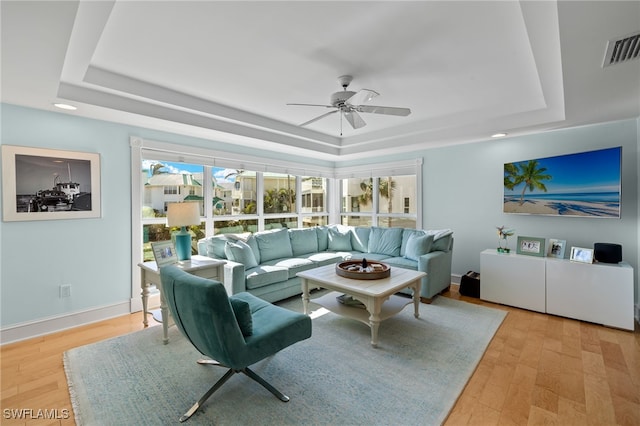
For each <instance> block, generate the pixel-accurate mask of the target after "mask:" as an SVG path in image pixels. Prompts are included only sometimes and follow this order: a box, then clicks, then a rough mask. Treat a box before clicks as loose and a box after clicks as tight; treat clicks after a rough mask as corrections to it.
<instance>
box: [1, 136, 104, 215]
mask: <svg viewBox="0 0 640 426" xmlns="http://www.w3.org/2000/svg"><path fill="white" fill-rule="evenodd" d="M2 190H3V191H2V219H3V220H4V221H5V222H10V221H28V220H55V219H84V218H99V217H101V203H100V154H96V153H88V152H76V151H61V150H54V149H45V148H30V147H23V146H12V145H2Z"/></svg>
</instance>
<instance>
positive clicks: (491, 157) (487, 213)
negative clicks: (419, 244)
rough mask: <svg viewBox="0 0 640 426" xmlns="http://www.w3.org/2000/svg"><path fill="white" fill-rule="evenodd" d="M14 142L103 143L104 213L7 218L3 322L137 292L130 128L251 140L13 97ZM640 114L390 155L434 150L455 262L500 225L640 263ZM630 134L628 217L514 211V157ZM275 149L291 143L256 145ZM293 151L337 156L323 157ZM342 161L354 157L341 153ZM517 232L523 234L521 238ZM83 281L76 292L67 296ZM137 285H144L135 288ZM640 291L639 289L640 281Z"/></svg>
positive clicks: (473, 258)
mask: <svg viewBox="0 0 640 426" xmlns="http://www.w3.org/2000/svg"><path fill="white" fill-rule="evenodd" d="M1 113H2V117H1V123H0V124H1V125H2V133H1V134H2V144H7V145H21V146H32V147H44V148H54V149H65V150H75V151H83V152H98V153H100V155H101V164H102V205H103V209H102V218H100V219H81V220H66V221H64V220H56V221H45V222H1V223H0V237H1V238H2V243H1V246H0V257H1V262H0V278H1V282H0V287H1V293H0V296H1V304H0V309H1V313H0V327H6V326H10V325H12V324H19V323H24V322H29V321H34V320H38V319H42V318H48V317H52V316H54V317H55V316H59V315H64V314H66V313H72V312H77V311H82V310H88V309H92V308H96V307H101V306H106V305H111V304H117V303H122V302H123V301H128V300H129V299H130V297H132V295H131V265H130V262H131V248H130V247H131V244H130V235H131V218H130V208H131V206H130V202H131V201H130V199H131V196H130V150H129V137H130V136H139V137H142V138H146V139H151V140H158V141H165V142H171V143H175V144H185V145H190V146H197V147H209V148H212V149H215V150H226V151H229V152H237V153H239V152H242V147H236V146H229V145H225V144H220V143H216V142H212V141H207V140H203V139H196V138H190V137H185V136H180V135H174V134H169V133H164V132H157V131H151V130H148V129H142V128H136V127H130V126H125V125H119V124H114V123H107V122H102V121H98V120H89V119H83V118H78V117H74V116H71V115H68V114H60V113H53V112H46V111H39V110H33V109H28V108H21V107H17V106H12V105H2V110H1ZM639 126H640V121H639V120H627V121H622V122H617V123H609V124H603V125H597V126H589V127H582V128H576V129H570V130H560V131H555V132H547V133H541V134H538V135H534V136H526V137H519V138H509V139H503V140H496V141H489V142H484V143H478V144H467V145H457V146H453V147H447V148H436V149H425V150H423V151H418V152H415V153H411V154H405V155H398V156H394V158H392V159H390V157H385V159H384V160H385V161H391V160H393V161H396V160H403V159H404V160H406V159H413V158H416V157H422V158H423V159H424V167H423V179H424V181H423V189H424V192H423V209H424V217H423V224H424V227H425V228H445V227H446V228H452V229H453V230H454V232H455V237H456V243H455V248H454V258H453V259H454V260H453V273H454V274H463V273H465V272H467V271H468V270H476V271H478V270H479V264H480V259H479V253H480V252H481V251H482V250H483V249H485V248H492V247H495V245H496V242H497V239H496V235H495V226H498V225H503V224H504V225H507V226H509V227H513V228H515V229H516V233H517V234H520V235H528V236H541V237H547V238H550V237H551V238H560V239H566V240H567V244H568V245H569V246H571V245H582V246H587V247H589V246H592V245H593V243H594V242H598V241H606V242H617V243H620V244H622V245H623V256H624V258H625V260H627V261H628V262H629V263H631V264H632V265H633V267H634V270H635V277H636V278H635V282H636V286H637V281H638V280H637V276H638V273H637V270H638V259H639V254H638V236H639V235H640V230H639V229H638V209H639V208H640V202H639V200H638V187H639V183H640V178H639V176H638V168H639V159H640V154H639V153H638V151H639V150H638V146H639V144H640V135H639V134H638V128H639ZM620 145H621V146H623V166H622V169H623V199H622V205H623V208H622V219H619V220H618V219H587V218H562V217H539V216H517V215H505V214H503V213H502V167H503V164H504V163H505V162H512V161H518V160H526V159H531V158H540V157H547V156H553V155H559V154H566V153H573V152H580V151H588V150H593V149H600V148H606V147H612V146H620ZM252 154H254V155H261V156H263V157H264V158H274V159H282V158H281V157H282V155H281V154H276V153H270V152H256V151H255V150H253V152H252ZM289 159H290V160H291V161H296V162H303V163H308V164H315V165H322V166H326V167H331V166H333V164H330V163H327V162H320V161H317V160H313V159H301V158H293V157H291V158H289ZM340 165H348V164H347V163H341V164H340ZM512 244H513V243H512ZM61 284H71V286H72V297H71V298H65V299H61V298H59V297H58V287H59V285H61ZM134 296H137V295H134ZM635 300H636V303H637V300H638V299H637V293H636V299H635Z"/></svg>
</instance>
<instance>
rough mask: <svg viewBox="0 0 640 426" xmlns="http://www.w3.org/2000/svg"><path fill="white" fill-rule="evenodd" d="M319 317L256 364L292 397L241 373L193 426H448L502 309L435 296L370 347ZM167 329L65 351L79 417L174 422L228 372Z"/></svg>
mask: <svg viewBox="0 0 640 426" xmlns="http://www.w3.org/2000/svg"><path fill="white" fill-rule="evenodd" d="M295 307H296V308H297V306H295ZM313 307H315V308H318V307H317V305H313ZM354 309H357V308H354ZM315 314H316V315H318V316H315V315H314V316H315V317H314V319H313V323H312V324H313V335H312V337H311V338H310V339H307V340H305V341H302V342H299V343H297V344H295V345H293V346H290V347H288V348H286V349H284V350H283V351H281V352H279V353H278V354H276V355H275V356H273V357H270V358H267V359H265V360H263V361H261V362H259V363H257V364H254V366H253V367H252V368H253V370H254V371H255V372H256V373H258V374H259V375H261V376H263V377H264V378H265V379H267V381H269V382H271V383H272V384H273V385H274V386H275V387H276V388H278V389H280V390H281V391H282V392H283V393H285V394H286V395H288V396H289V397H290V398H291V400H290V401H289V402H287V403H283V402H281V401H280V400H278V399H277V398H275V397H274V396H273V395H272V394H271V393H269V392H268V391H267V390H266V389H264V388H262V387H261V386H260V385H258V384H257V383H255V382H254V381H252V380H251V379H249V378H248V377H246V376H244V375H241V374H237V375H234V376H233V377H232V378H231V379H230V380H229V381H228V382H227V383H226V384H225V385H224V386H223V387H222V388H220V389H219V390H218V391H217V392H216V393H215V394H214V395H213V396H212V397H211V398H210V399H209V400H208V401H207V402H206V403H205V404H204V405H203V406H202V407H201V408H200V410H199V411H198V412H196V414H194V415H193V417H191V419H189V420H188V422H187V423H186V424H188V425H211V424H214V423H215V424H217V425H246V424H254V425H302V424H304V425H413V424H421V425H438V424H441V423H442V422H443V421H444V420H445V419H446V417H447V415H448V413H449V411H450V410H451V408H452V407H453V405H454V404H455V401H456V399H457V398H458V396H459V395H460V393H461V392H462V390H463V389H464V386H465V384H466V383H467V381H468V380H469V378H470V377H471V375H472V374H473V371H474V370H475V367H476V366H477V364H478V362H479V361H480V359H481V357H482V355H483V353H484V351H485V349H486V347H487V346H488V344H489V342H490V341H491V339H492V338H493V335H494V334H495V332H496V330H497V329H498V327H499V326H500V324H501V323H502V320H503V319H504V317H505V315H506V313H505V312H504V311H500V310H497V309H491V308H486V307H482V306H478V305H473V304H470V303H466V302H460V301H456V300H452V299H447V298H444V297H438V298H437V299H436V300H435V301H434V302H433V303H432V304H430V305H427V304H420V318H419V319H416V318H414V316H413V309H412V307H407V308H405V309H404V310H403V311H402V312H401V313H400V314H398V315H397V316H395V317H392V318H389V319H387V320H386V321H384V322H383V323H382V324H381V325H380V330H379V340H380V341H379V346H378V347H377V348H373V347H371V345H370V340H371V334H370V330H369V328H368V327H367V326H366V325H365V324H362V323H360V322H357V321H354V320H350V319H346V318H342V317H340V316H338V315H335V314H333V313H329V312H327V311H324V309H322V308H320V309H317V310H316V312H315ZM169 333H170V334H169V337H170V342H169V344H168V345H163V344H162V328H161V327H150V328H148V329H145V330H142V331H138V332H134V333H131V334H128V335H124V336H120V337H116V338H113V339H109V340H105V341H102V342H99V343H94V344H91V345H88V346H83V347H79V348H75V349H72V350H69V351H67V352H65V354H64V365H65V371H66V373H67V381H68V383H69V392H70V394H71V400H72V405H73V409H74V413H75V417H76V422H77V424H79V425H125V424H136V425H167V424H177V423H178V419H179V417H180V416H181V415H182V414H184V412H185V411H187V410H188V409H189V408H190V407H191V405H192V404H193V403H194V402H195V401H196V400H197V399H199V398H200V397H201V396H202V394H204V393H205V392H206V390H207V389H209V387H210V386H211V385H212V384H213V383H214V382H215V381H216V380H218V378H219V377H221V376H222V375H223V374H224V372H225V370H224V369H222V368H219V367H212V366H203V365H198V364H196V362H195V361H196V360H197V359H198V358H199V356H200V354H199V353H198V352H197V351H196V350H195V349H193V347H192V346H191V345H190V344H189V343H188V342H187V341H186V340H185V339H184V338H183V337H182V336H181V335H180V333H179V331H178V330H177V329H176V327H171V328H170V330H169Z"/></svg>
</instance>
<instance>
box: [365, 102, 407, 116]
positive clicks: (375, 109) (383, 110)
mask: <svg viewBox="0 0 640 426" xmlns="http://www.w3.org/2000/svg"><path fill="white" fill-rule="evenodd" d="M355 108H356V110H357V111H358V112H369V113H373V114H387V115H400V116H402V117H406V116H407V115H409V114H411V110H410V109H409V108H396V107H387V106H376V105H358V106H357V107H355Z"/></svg>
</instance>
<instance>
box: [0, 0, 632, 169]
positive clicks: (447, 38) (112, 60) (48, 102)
mask: <svg viewBox="0 0 640 426" xmlns="http://www.w3.org/2000/svg"><path fill="white" fill-rule="evenodd" d="M1 13H2V29H1V30H2V32H1V36H2V39H1V41H2V63H1V65H2V68H1V71H2V80H1V82H2V86H1V89H2V91H1V94H2V101H3V102H6V103H11V104H17V105H24V106H29V107H34V108H39V109H45V110H53V109H54V108H53V106H52V103H53V102H56V101H63V102H66V103H71V104H73V105H76V106H77V107H78V110H77V111H74V112H70V114H74V115H79V116H86V117H93V118H99V119H103V120H109V121H115V122H120V123H126V124H132V125H138V126H143V127H149V128H154V129H159V130H164V131H170V132H176V133H180V134H186V135H192V136H197V137H203V138H207V139H211V140H215V141H223V142H229V143H237V144H242V145H243V146H246V147H248V148H265V149H279V150H283V151H286V152H288V153H291V154H296V155H305V156H311V157H314V158H319V159H326V160H330V161H342V160H349V159H354V158H357V157H361V156H364V157H367V156H373V155H375V156H382V155H388V154H391V153H397V152H409V151H413V150H418V149H424V148H429V147H436V146H444V145H447V144H455V143H468V142H480V141H486V140H488V139H489V137H490V135H491V134H493V133H496V132H508V133H509V135H510V136H515V135H522V134H527V133H532V132H540V131H545V130H549V129H555V128H562V127H572V126H578V125H584V124H590V123H598V122H606V121H612V120H619V119H627V118H634V117H638V116H640V61H638V60H636V61H630V62H628V63H624V64H619V65H615V66H612V67H607V68H602V62H603V57H604V52H605V48H606V44H607V40H609V39H613V38H617V37H619V36H624V35H627V34H629V33H633V32H636V31H638V30H640V2H638V1H621V2H615V1H584V2H581V1H561V2H555V1H530V2H518V1H515V0H514V1H468V2H463V1H446V2H444V1H443V2H435V1H412V2H393V1H389V2H368V1H354V2H347V1H341V2H336V1H316V2H310V1H288V2H287V1H280V2H270V1H257V2H248V1H235V2H222V1H196V2H179V1H139V2H138V1H136V2H134V1H99V2H95V1H92V2H89V1H88V2H76V1H61V2H55V1H44V2H25V1H16V2H12V1H6V0H3V1H2V3H1ZM343 74H351V75H353V77H354V80H353V82H352V83H351V86H350V87H349V89H350V90H354V91H357V90H359V89H361V88H367V89H373V90H375V91H377V92H379V93H380V96H378V97H377V98H375V99H374V100H373V101H372V102H370V103H371V104H374V105H385V106H396V107H408V108H411V111H412V113H411V115H409V116H408V117H396V116H385V115H379V114H364V113H363V114H361V115H362V117H363V118H364V120H365V121H366V122H367V125H366V127H363V128H361V129H358V130H353V129H351V128H350V126H349V124H348V123H347V122H346V121H344V122H343V123H342V133H343V136H342V137H341V136H340V125H341V123H340V119H339V115H338V114H334V115H331V116H329V117H327V118H324V119H322V120H319V121H317V122H315V123H313V124H311V125H309V126H307V127H300V126H299V124H300V123H302V122H305V121H308V120H310V119H311V118H313V117H316V116H318V115H320V114H323V113H325V112H327V111H328V110H327V109H324V108H319V107H303V106H288V105H286V104H287V103H313V104H327V103H328V102H329V96H330V95H331V93H333V92H336V91H339V90H342V89H341V87H340V85H339V84H338V80H337V77H338V76H340V75H343Z"/></svg>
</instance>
